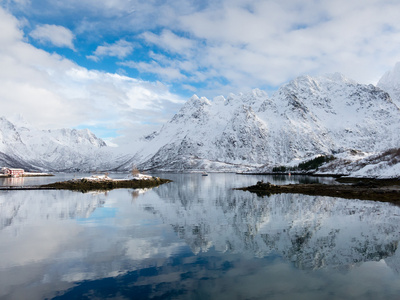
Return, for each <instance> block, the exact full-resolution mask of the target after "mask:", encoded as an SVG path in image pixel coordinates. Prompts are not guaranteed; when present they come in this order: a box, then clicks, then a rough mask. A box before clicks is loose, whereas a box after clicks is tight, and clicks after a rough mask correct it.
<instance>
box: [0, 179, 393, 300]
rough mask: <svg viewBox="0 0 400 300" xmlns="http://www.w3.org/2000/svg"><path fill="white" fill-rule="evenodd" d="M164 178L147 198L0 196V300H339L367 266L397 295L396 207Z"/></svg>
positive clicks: (141, 194)
mask: <svg viewBox="0 0 400 300" xmlns="http://www.w3.org/2000/svg"><path fill="white" fill-rule="evenodd" d="M172 179H173V180H174V182H172V183H170V184H165V185H162V186H159V187H157V188H154V189H151V190H148V191H139V190H131V189H121V190H113V191H110V192H108V193H98V194H96V193H92V194H83V193H79V192H70V191H12V192H2V193H0V254H1V258H2V259H1V260H0V298H5V299H7V298H14V299H17V298H21V299H27V298H30V299H43V298H53V297H56V296H57V297H59V298H60V299H63V298H64V299H69V298H79V297H80V295H83V294H87V295H89V294H90V293H92V292H93V294H92V295H93V297H94V298H96V297H97V298H114V297H115V298H132V295H134V296H135V297H134V298H135V299H146V298H152V297H153V298H157V297H159V298H167V299H168V298H169V299H170V298H171V297H172V298H180V297H182V298H185V295H187V293H188V291H196V292H195V293H196V294H195V296H196V297H197V298H213V297H214V298H217V297H216V295H218V296H219V297H221V296H224V297H225V298H226V299H230V298H229V297H231V298H235V297H236V296H237V295H238V294H240V293H241V292H242V289H245V290H246V297H247V298H251V297H253V298H254V299H263V298H264V297H263V296H265V295H270V294H271V295H272V294H273V295H279V293H282V295H285V297H288V295H290V296H292V297H295V296H296V293H298V292H299V291H302V290H304V288H305V287H306V288H309V289H312V290H315V291H319V292H321V291H325V290H326V289H327V287H326V285H325V283H324V282H333V281H335V280H336V281H338V280H339V281H340V280H342V281H340V282H338V283H337V284H338V285H337V286H334V285H332V289H331V290H327V293H330V295H336V296H337V297H336V298H338V299H339V298H346V297H345V296H346V295H339V294H337V291H339V290H340V291H342V290H343V289H341V287H342V286H345V285H347V286H348V287H349V286H351V288H354V287H355V286H358V285H357V284H359V281H358V280H360V281H362V280H366V278H365V277H364V274H365V276H367V275H366V274H369V276H371V275H370V274H374V270H375V269H376V268H378V267H379V268H382V270H384V271H385V274H388V272H391V273H392V274H397V275H395V276H396V277H388V276H389V275H386V276H387V277H386V279H385V280H388V278H392V279H391V280H392V281H390V280H389V281H388V283H387V284H390V286H391V287H392V290H393V289H396V288H393V287H398V286H399V283H400V282H399V281H400V277H399V275H398V274H399V272H400V250H399V247H398V242H399V240H400V222H399V221H400V208H399V207H397V206H394V205H391V204H388V203H379V202H372V201H358V200H347V199H340V198H330V197H312V196H304V195H293V194H281V195H273V196H271V197H264V198H261V197H257V196H256V195H254V194H251V193H248V192H243V191H237V190H233V189H232V188H233V187H238V186H244V185H246V184H251V183H253V182H254V181H255V180H258V178H255V177H244V176H242V177H240V176H235V175H229V174H220V175H218V174H210V176H207V177H206V178H203V177H202V176H201V175H198V174H197V175H188V176H186V175H185V176H183V175H182V176H178V175H176V177H175V178H172ZM276 180H287V178H277V179H276ZM371 264H373V265H371ZM304 270H306V272H304ZM310 270H313V272H309V271H310ZM363 270H368V272H366V271H363ZM343 271H344V272H343ZM329 272H339V273H340V274H341V276H342V277H337V276H336V275H335V274H337V273H333V274H334V275H330V274H331V273H329ZM357 272H358V273H357ZM343 274H349V275H348V276H347V277H343V276H344V275H343ZM354 274H356V275H354ZM335 276H336V277H335ZM390 276H393V275H390ZM314 277H318V278H319V277H323V278H324V280H321V281H317V282H316V281H315V278H314ZM354 278H356V279H357V280H356V279H354ZM393 278H394V279H393ZM350 279H351V280H353V279H354V280H356V281H357V282H355V281H349V282H347V281H348V280H350ZM238 281H240V282H241V284H240V285H237V282H238ZM266 282H267V283H269V284H266ZM281 282H285V284H290V285H291V286H290V288H288V287H287V286H285V288H284V289H282V290H279V287H281V286H282V285H281ZM272 283H274V284H272ZM255 287H257V288H255ZM339 287H340V288H339ZM385 287H387V285H385ZM378 288H379V286H378V285H377V287H376V289H378ZM288 290H290V291H291V292H290V293H292V294H286V293H287V291H288ZM386 290H387V291H390V289H386ZM228 291H229V292H228ZM376 291H379V292H382V289H380V288H379V290H376ZM396 291H397V290H396ZM399 292H400V291H399ZM335 293H336V294H335ZM363 293H367V289H365V286H364V287H363V288H362V286H361V285H360V295H364V294H363ZM318 295H319V296H320V297H319V298H324V297H323V296H326V294H318ZM340 296H343V297H340ZM347 296H348V295H347ZM196 297H195V298H196ZM246 297H244V298H246ZM277 297H278V296H277ZM239 298H240V297H239ZM278 298H279V297H278ZM311 298H312V297H311ZM333 298H334V297H333ZM359 298H360V299H362V297H361V296H360V297H359ZM389 298H390V297H389ZM315 299H318V297H316V298H315Z"/></svg>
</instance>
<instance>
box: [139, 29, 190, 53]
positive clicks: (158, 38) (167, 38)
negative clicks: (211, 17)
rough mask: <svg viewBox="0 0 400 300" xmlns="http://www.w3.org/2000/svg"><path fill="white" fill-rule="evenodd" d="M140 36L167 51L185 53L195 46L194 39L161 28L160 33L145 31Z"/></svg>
mask: <svg viewBox="0 0 400 300" xmlns="http://www.w3.org/2000/svg"><path fill="white" fill-rule="evenodd" d="M141 37H142V38H143V39H144V40H145V41H146V42H148V43H152V44H155V45H157V46H159V47H161V48H163V49H165V50H167V51H170V52H173V53H179V54H181V55H185V54H186V53H188V52H190V51H191V50H192V49H193V48H194V47H196V44H197V43H196V41H194V40H190V39H188V38H184V37H180V36H178V35H176V34H174V33H173V32H171V31H170V30H166V29H165V30H163V31H162V32H161V34H160V35H156V34H154V33H152V32H145V33H143V34H142V35H141Z"/></svg>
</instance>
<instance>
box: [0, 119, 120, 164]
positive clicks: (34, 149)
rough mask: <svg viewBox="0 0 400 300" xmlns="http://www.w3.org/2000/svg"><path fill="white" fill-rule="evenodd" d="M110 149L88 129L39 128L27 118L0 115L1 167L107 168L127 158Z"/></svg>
mask: <svg viewBox="0 0 400 300" xmlns="http://www.w3.org/2000/svg"><path fill="white" fill-rule="evenodd" d="M108 148H109V147H107V146H106V143H105V142H104V141H103V140H102V139H99V138H97V137H96V136H95V135H94V134H93V133H92V132H90V131H89V130H87V129H82V130H76V129H57V130H38V129H35V128H34V127H33V126H31V125H29V124H28V123H26V122H25V121H19V122H17V123H12V122H10V121H9V120H7V119H6V118H4V117H0V166H10V167H20V168H24V169H27V170H31V171H32V170H45V171H91V170H104V169H106V170H107V169H112V168H115V167H116V165H118V163H122V161H124V160H123V157H120V158H116V157H115V156H114V155H112V154H111V151H110V149H108ZM113 158H114V159H113Z"/></svg>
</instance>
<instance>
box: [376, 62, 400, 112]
mask: <svg viewBox="0 0 400 300" xmlns="http://www.w3.org/2000/svg"><path fill="white" fill-rule="evenodd" d="M377 86H378V87H379V88H381V89H382V90H384V91H386V92H388V93H389V95H390V97H392V99H393V102H394V103H396V104H397V106H399V107H400V62H398V63H397V64H396V65H395V66H394V68H393V69H392V70H390V71H388V72H386V73H385V74H384V75H383V76H382V78H381V79H380V80H379V82H378V84H377Z"/></svg>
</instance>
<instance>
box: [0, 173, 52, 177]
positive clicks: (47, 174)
mask: <svg viewBox="0 0 400 300" xmlns="http://www.w3.org/2000/svg"><path fill="white" fill-rule="evenodd" d="M45 176H54V174H50V173H34V172H25V173H24V174H22V175H21V176H18V177H13V176H12V175H9V174H0V178H20V177H45Z"/></svg>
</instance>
